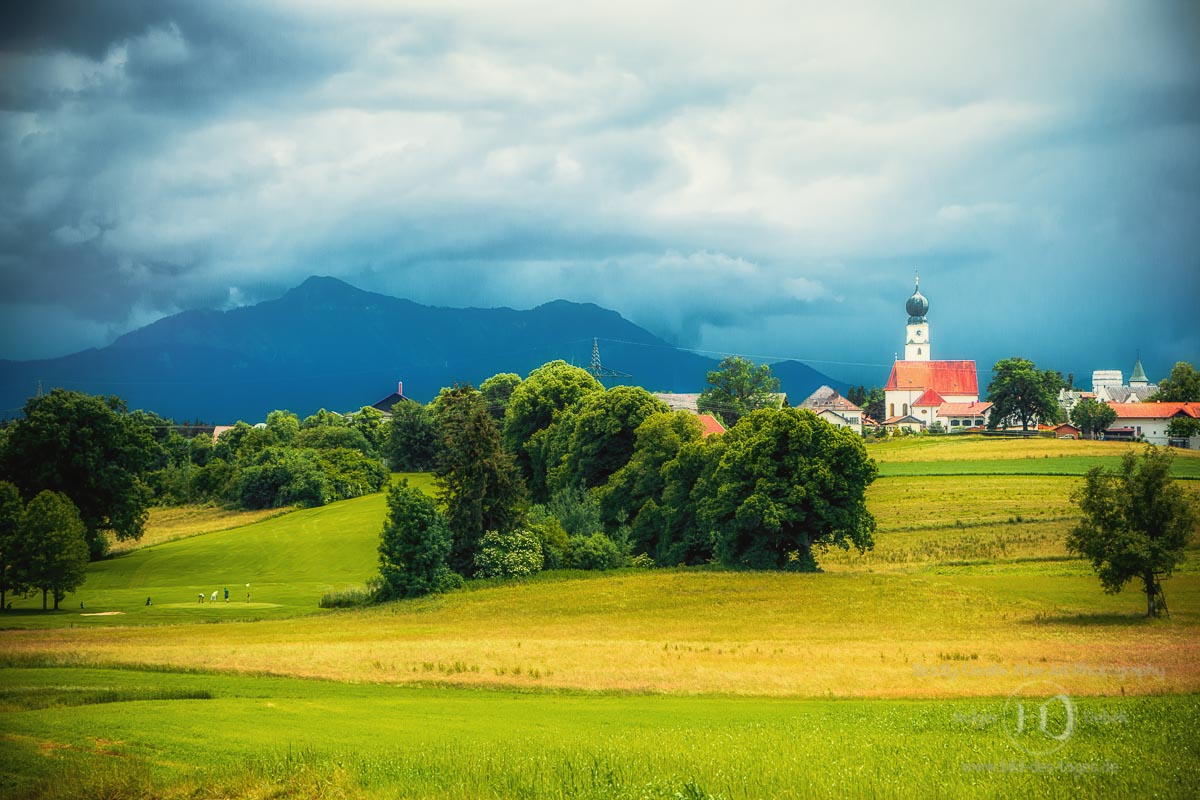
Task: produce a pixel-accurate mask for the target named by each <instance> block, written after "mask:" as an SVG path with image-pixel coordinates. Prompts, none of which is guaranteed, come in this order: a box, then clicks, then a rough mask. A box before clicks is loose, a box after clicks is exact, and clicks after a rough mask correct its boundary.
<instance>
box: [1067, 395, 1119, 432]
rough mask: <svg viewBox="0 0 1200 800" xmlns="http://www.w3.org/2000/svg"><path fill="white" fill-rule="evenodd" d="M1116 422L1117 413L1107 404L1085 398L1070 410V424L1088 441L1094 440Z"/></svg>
mask: <svg viewBox="0 0 1200 800" xmlns="http://www.w3.org/2000/svg"><path fill="white" fill-rule="evenodd" d="M1116 421H1117V412H1116V411H1114V410H1113V407H1112V406H1110V405H1109V404H1108V403H1099V402H1097V401H1095V400H1093V399H1092V398H1090V397H1085V398H1083V399H1082V400H1080V401H1079V402H1078V403H1076V404H1075V407H1074V408H1072V409H1071V424H1072V425H1074V426H1076V427H1077V428H1079V430H1080V431H1082V432H1083V434H1084V435H1085V436H1087V437H1088V438H1089V439H1095V438H1096V437H1097V436H1099V435H1100V434H1102V433H1104V432H1105V431H1106V430H1108V428H1109V426H1111V425H1112V424H1113V423H1114V422H1116Z"/></svg>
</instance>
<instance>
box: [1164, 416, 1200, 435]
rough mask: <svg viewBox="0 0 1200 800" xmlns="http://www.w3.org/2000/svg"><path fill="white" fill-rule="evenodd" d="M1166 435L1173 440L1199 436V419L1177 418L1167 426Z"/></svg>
mask: <svg viewBox="0 0 1200 800" xmlns="http://www.w3.org/2000/svg"><path fill="white" fill-rule="evenodd" d="M1167 435H1168V436H1170V437H1172V438H1175V439H1190V438H1192V437H1193V436H1200V419H1196V418H1195V417H1185V416H1177V417H1175V419H1173V420H1171V424H1169V425H1167Z"/></svg>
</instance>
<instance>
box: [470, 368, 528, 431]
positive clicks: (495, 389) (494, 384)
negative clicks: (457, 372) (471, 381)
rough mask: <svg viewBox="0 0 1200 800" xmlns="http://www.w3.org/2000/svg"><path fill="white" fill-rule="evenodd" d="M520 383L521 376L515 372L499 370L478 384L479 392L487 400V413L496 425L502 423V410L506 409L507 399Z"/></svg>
mask: <svg viewBox="0 0 1200 800" xmlns="http://www.w3.org/2000/svg"><path fill="white" fill-rule="evenodd" d="M520 385H521V376H520V375H517V374H516V373H515V372H501V373H499V374H498V375H493V376H492V377H490V378H488V379H487V380H486V381H484V382H483V383H481V384H479V393H480V394H482V395H483V399H484V400H486V401H487V404H488V413H490V414H491V415H492V418H493V419H494V420H496V424H497V425H502V424H503V423H504V412H505V411H507V410H508V401H509V400H510V399H511V398H512V393H513V392H514V391H516V389H517V387H518V386H520Z"/></svg>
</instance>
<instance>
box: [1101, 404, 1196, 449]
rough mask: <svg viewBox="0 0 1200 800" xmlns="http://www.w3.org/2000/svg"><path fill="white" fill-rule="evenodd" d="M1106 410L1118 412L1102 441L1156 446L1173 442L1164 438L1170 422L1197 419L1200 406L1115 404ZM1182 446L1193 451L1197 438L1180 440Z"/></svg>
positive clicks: (1169, 438)
mask: <svg viewBox="0 0 1200 800" xmlns="http://www.w3.org/2000/svg"><path fill="white" fill-rule="evenodd" d="M1108 405H1109V407H1110V408H1112V410H1113V411H1115V412H1117V421H1116V422H1114V423H1113V424H1112V425H1110V426H1109V428H1108V430H1106V431H1105V432H1104V438H1105V439H1129V440H1141V441H1145V442H1148V443H1149V444H1155V445H1167V444H1170V443H1171V442H1172V441H1175V440H1172V439H1171V437H1170V436H1169V435H1168V434H1167V427H1168V426H1169V425H1170V424H1171V421H1172V420H1174V419H1179V418H1191V419H1200V403H1115V402H1110V403H1109V404H1108ZM1179 443H1184V446H1186V447H1191V448H1195V447H1197V446H1198V445H1200V437H1195V436H1194V437H1192V439H1191V440H1190V441H1189V440H1183V442H1179Z"/></svg>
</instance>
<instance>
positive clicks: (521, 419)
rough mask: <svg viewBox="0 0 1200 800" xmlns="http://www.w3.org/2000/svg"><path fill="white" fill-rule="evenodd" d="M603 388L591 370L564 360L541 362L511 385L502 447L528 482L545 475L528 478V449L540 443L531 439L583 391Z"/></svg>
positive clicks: (531, 466)
mask: <svg viewBox="0 0 1200 800" xmlns="http://www.w3.org/2000/svg"><path fill="white" fill-rule="evenodd" d="M602 391H604V387H603V386H601V385H600V382H599V381H597V380H596V379H595V378H593V377H592V376H591V374H590V373H588V372H587V371H586V370H583V369H580V368H579V367H573V366H571V365H570V364H568V363H567V362H565V361H551V362H550V363H548V364H543V365H542V366H540V367H538V368H537V369H535V370H534V371H533V372H530V373H529V376H528V377H527V378H525V380H523V381H521V383H520V385H518V386H516V387H515V388H514V389H513V392H512V395H511V397H509V400H508V407H507V409H506V410H505V412H504V447H505V449H506V450H508V452H510V453H512V454H513V455H514V456H515V457H516V460H517V466H518V467H519V468H520V470H521V474H522V475H524V477H525V480H526V481H527V482H530V483H531V485H540V484H541V482H542V480H543V479H544V476H543V475H539V476H537V479H536V480H531V479H534V464H533V458H532V457H531V450H537V449H539V448H540V447H541V446H542V445H541V442H540V441H537V442H531V440H532V439H533V438H534V436H535V435H537V434H538V433H540V432H541V431H544V430H546V429H547V428H549V427H550V423H552V422H554V416H555V415H556V414H558V413H560V412H561V411H562V410H563V409H565V408H568V407H570V406H572V405H574V404H575V403H576V402H578V401H579V399H580V398H582V397H583V396H584V395H587V394H591V393H593V392H602Z"/></svg>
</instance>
